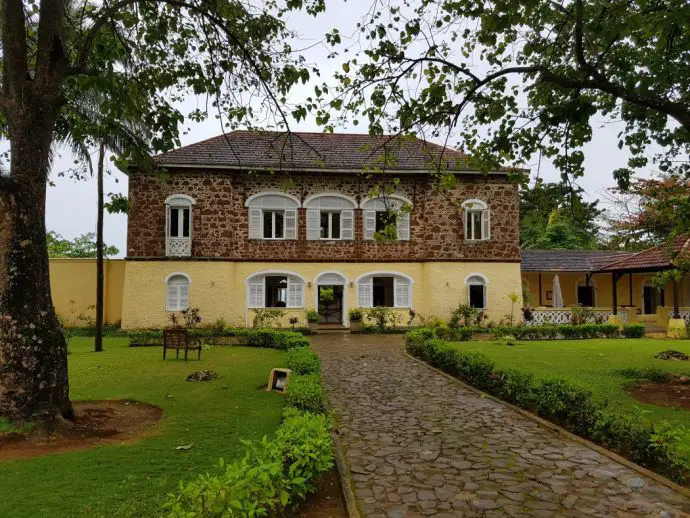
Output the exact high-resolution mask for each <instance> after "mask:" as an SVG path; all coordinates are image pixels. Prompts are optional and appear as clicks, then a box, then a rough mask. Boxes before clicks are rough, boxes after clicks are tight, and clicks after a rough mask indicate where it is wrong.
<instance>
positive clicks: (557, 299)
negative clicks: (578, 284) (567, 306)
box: [553, 275, 563, 308]
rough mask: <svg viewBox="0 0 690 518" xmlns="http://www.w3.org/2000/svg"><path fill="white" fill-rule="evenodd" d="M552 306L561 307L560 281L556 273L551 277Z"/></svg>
mask: <svg viewBox="0 0 690 518" xmlns="http://www.w3.org/2000/svg"><path fill="white" fill-rule="evenodd" d="M553 307H554V308H562V307H563V293H562V292H561V281H560V280H559V279H558V275H554V277H553Z"/></svg>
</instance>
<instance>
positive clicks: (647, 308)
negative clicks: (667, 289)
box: [642, 286, 666, 315]
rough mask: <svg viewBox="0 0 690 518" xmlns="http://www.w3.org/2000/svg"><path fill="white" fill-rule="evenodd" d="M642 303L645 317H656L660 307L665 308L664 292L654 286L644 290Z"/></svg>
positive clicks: (645, 287) (646, 287)
mask: <svg viewBox="0 0 690 518" xmlns="http://www.w3.org/2000/svg"><path fill="white" fill-rule="evenodd" d="M642 301H643V308H644V314H645V315H654V314H655V313H656V308H657V307H658V306H665V305H666V304H665V302H666V301H665V300H664V290H663V289H657V288H655V287H654V286H644V287H643V288H642Z"/></svg>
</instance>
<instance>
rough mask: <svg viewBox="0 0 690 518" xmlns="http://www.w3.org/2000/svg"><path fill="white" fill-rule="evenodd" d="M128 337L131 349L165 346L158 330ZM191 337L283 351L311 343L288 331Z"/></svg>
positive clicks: (198, 332)
mask: <svg viewBox="0 0 690 518" xmlns="http://www.w3.org/2000/svg"><path fill="white" fill-rule="evenodd" d="M128 336H129V346H130V347H145V346H159V345H163V331H161V330H158V329H139V330H132V331H130V332H129V333H128ZM189 336H190V338H192V339H195V340H199V341H201V342H204V343H207V344H210V345H244V346H248V347H268V348H271V349H282V350H287V349H290V348H292V347H304V346H306V345H309V341H308V340H307V339H306V338H305V337H304V335H303V334H302V333H298V332H294V331H291V330H288V329H285V330H283V329H244V328H240V329H223V330H218V329H213V328H208V329H205V328H202V329H190V330H189Z"/></svg>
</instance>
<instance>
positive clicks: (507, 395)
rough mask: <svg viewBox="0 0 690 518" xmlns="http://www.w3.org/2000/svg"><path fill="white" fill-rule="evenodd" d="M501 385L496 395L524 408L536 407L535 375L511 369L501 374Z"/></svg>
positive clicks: (499, 384)
mask: <svg viewBox="0 0 690 518" xmlns="http://www.w3.org/2000/svg"><path fill="white" fill-rule="evenodd" d="M499 377H500V383H498V384H497V385H498V390H497V393H496V395H497V396H498V397H500V398H501V399H505V400H506V401H508V402H510V403H514V404H516V405H518V406H521V407H523V408H531V407H532V406H533V405H534V375H533V374H531V373H528V372H523V371H519V370H516V369H509V370H507V371H503V372H500V373H499Z"/></svg>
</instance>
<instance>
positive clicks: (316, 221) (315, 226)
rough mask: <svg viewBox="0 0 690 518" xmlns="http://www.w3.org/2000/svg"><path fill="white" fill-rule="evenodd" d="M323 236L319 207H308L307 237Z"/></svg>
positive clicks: (316, 237)
mask: <svg viewBox="0 0 690 518" xmlns="http://www.w3.org/2000/svg"><path fill="white" fill-rule="evenodd" d="M320 238H321V211H320V210H319V209H307V239H311V240H314V239H320Z"/></svg>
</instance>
